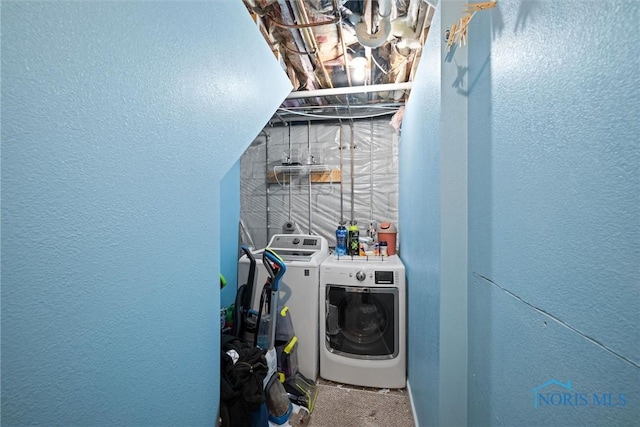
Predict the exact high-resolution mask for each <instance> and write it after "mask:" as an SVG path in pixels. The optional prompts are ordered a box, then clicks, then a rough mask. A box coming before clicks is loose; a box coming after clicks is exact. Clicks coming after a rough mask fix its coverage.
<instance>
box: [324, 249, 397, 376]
mask: <svg viewBox="0 0 640 427" xmlns="http://www.w3.org/2000/svg"><path fill="white" fill-rule="evenodd" d="M405 299H406V286H405V268H404V265H403V264H402V261H401V260H400V258H399V257H398V255H391V256H388V257H351V256H342V257H336V256H329V257H328V258H327V259H325V261H324V262H323V263H322V266H321V267H320V376H321V377H322V378H324V379H327V380H331V381H336V382H340V383H345V384H353V385H359V386H365V387H377V388H404V387H405V385H406V379H407V373H406V301H405Z"/></svg>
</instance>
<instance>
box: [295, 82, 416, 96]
mask: <svg viewBox="0 0 640 427" xmlns="http://www.w3.org/2000/svg"><path fill="white" fill-rule="evenodd" d="M412 85H413V82H406V83H391V84H380V85H369V86H353V87H337V88H332V89H317V90H303V91H295V92H291V93H290V94H289V96H287V98H286V99H303V98H314V97H316V96H336V95H350V94H354V93H368V92H386V91H396V90H411V86H412Z"/></svg>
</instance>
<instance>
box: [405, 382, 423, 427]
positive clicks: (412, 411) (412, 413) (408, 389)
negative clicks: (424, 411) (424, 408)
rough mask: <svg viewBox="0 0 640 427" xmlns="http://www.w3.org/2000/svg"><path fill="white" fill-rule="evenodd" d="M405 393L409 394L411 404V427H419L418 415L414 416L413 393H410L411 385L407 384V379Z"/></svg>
mask: <svg viewBox="0 0 640 427" xmlns="http://www.w3.org/2000/svg"><path fill="white" fill-rule="evenodd" d="M407 392H408V393H409V402H411V415H412V416H413V425H414V426H415V427H420V425H419V424H418V414H416V405H415V402H414V401H413V392H412V391H411V384H410V383H409V380H408V379H407Z"/></svg>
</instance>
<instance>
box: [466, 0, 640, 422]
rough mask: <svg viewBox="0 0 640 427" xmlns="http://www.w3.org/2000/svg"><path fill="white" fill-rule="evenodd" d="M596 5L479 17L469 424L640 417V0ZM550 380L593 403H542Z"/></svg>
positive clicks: (527, 7)
mask: <svg viewBox="0 0 640 427" xmlns="http://www.w3.org/2000/svg"><path fill="white" fill-rule="evenodd" d="M587 5H590V6H589V8H587V9H585V3H584V2H580V1H562V2H548V1H509V0H500V1H499V5H498V8H497V9H496V10H494V11H490V12H482V13H479V14H477V15H476V17H475V18H474V20H473V22H472V25H471V30H470V33H469V70H468V76H467V85H468V88H469V163H470V164H469V233H470V236H469V246H470V247H469V251H470V252H469V261H470V266H469V272H470V285H469V371H470V386H469V387H470V388H469V392H470V399H469V423H470V424H471V425H489V424H491V425H521V426H524V425H558V426H560V425H563V426H564V425H637V420H638V419H640V366H639V364H640V310H639V309H638V307H639V303H640V146H639V144H638V141H639V138H640V114H639V108H640V101H639V100H640V89H639V88H640V86H639V85H638V81H640V74H639V71H638V70H639V69H640V62H639V60H638V58H639V57H638V46H640V36H639V35H638V32H637V25H638V22H640V12H639V11H640V3H638V2H636V1H602V2H597V3H595V2H593V3H587ZM591 6H593V7H591ZM551 379H556V380H558V381H560V382H562V383H566V382H567V381H571V385H572V390H571V391H570V392H569V393H573V394H574V395H575V394H576V393H578V395H581V393H584V394H586V395H587V397H588V399H587V403H588V404H585V402H584V400H583V399H580V400H579V403H580V405H579V406H577V405H576V404H575V403H576V399H573V400H571V399H570V400H569V401H568V402H567V403H566V404H562V405H556V406H548V405H546V406H543V407H538V408H537V409H535V408H534V396H535V394H534V392H533V389H534V388H535V387H537V386H539V385H542V384H544V383H546V382H547V381H548V380H551ZM545 391H552V392H565V391H567V390H565V389H563V388H562V387H560V386H557V385H556V386H550V387H549V388H547V389H545ZM593 393H612V395H613V399H612V403H621V401H620V400H619V399H616V396H617V395H618V394H624V395H625V396H626V402H627V403H626V405H625V406H624V407H610V406H603V405H594V403H597V402H594V400H593ZM556 402H557V400H556ZM572 402H573V403H574V404H572Z"/></svg>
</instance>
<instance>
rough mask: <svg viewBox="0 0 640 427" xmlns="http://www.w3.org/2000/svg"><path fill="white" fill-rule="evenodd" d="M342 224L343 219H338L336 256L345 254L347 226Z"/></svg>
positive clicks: (343, 222)
mask: <svg viewBox="0 0 640 427" xmlns="http://www.w3.org/2000/svg"><path fill="white" fill-rule="evenodd" d="M344 224H345V221H340V225H339V226H338V229H337V230H336V255H338V256H344V255H346V254H347V228H346V227H345V226H344Z"/></svg>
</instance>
